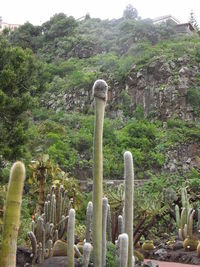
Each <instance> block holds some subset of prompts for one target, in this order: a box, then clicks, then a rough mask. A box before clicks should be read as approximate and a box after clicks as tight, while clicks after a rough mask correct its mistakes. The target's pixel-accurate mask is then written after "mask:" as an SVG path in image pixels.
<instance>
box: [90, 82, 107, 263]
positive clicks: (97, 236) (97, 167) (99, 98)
mask: <svg viewBox="0 0 200 267" xmlns="http://www.w3.org/2000/svg"><path fill="white" fill-rule="evenodd" d="M107 90H108V86H107V84H106V82H105V81H103V80H97V81H96V82H95V83H94V86H93V95H94V105H95V125H94V150H93V246H94V266H95V267H102V262H101V259H102V255H101V254H102V248H101V244H102V197H103V153H102V138H103V122H104V111H105V104H106V100H107Z"/></svg>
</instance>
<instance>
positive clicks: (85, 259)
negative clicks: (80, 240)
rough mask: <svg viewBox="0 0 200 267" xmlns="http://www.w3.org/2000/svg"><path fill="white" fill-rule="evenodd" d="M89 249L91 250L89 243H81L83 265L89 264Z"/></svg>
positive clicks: (84, 266) (86, 266) (85, 266)
mask: <svg viewBox="0 0 200 267" xmlns="http://www.w3.org/2000/svg"><path fill="white" fill-rule="evenodd" d="M91 250H92V246H91V244H90V243H88V242H86V243H85V244H84V245H83V267H88V265H89V262H90V253H91Z"/></svg>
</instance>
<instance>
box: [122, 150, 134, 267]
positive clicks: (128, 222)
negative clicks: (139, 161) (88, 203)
mask: <svg viewBox="0 0 200 267" xmlns="http://www.w3.org/2000/svg"><path fill="white" fill-rule="evenodd" d="M124 178H125V187H124V188H125V206H124V232H125V233H126V234H127V235H128V241H129V245H128V265H127V266H128V267H132V259H133V182H134V173H133V157H132V154H131V152H129V151H126V152H125V153H124Z"/></svg>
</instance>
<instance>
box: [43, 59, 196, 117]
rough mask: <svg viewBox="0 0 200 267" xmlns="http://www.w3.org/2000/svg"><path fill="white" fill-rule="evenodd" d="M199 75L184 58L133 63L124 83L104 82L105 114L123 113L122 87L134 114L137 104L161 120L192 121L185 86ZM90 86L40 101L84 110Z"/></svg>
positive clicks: (191, 84)
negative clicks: (138, 66)
mask: <svg viewBox="0 0 200 267" xmlns="http://www.w3.org/2000/svg"><path fill="white" fill-rule="evenodd" d="M198 77H200V64H199V63H195V64H193V63H192V64H191V61H190V59H189V58H187V57H183V58H178V59H176V60H174V61H171V60H167V59H166V58H164V57H159V58H156V57H155V58H153V59H152V61H151V63H150V64H149V65H148V66H145V67H143V68H142V69H140V70H139V71H138V70H137V67H136V66H133V68H132V69H131V71H130V73H129V76H128V78H127V80H126V82H125V84H124V86H119V84H118V83H117V82H115V81H113V80H110V81H108V83H109V91H108V102H107V103H108V107H107V110H108V114H109V115H110V116H119V115H120V114H121V115H123V111H122V110H120V107H119V105H117V107H116V103H118V104H122V96H121V93H122V91H123V90H124V88H126V90H125V91H126V92H127V95H128V96H129V97H130V109H131V111H132V113H133V114H134V111H135V109H136V108H137V107H138V106H142V107H143V108H144V111H145V114H146V115H151V114H152V115H153V116H154V117H155V118H159V119H161V120H162V121H166V120H167V119H168V118H171V117H176V118H180V119H183V120H193V119H194V118H195V115H194V110H193V107H192V106H191V104H189V103H188V101H187V95H188V89H189V88H192V87H195V88H196V87H197V84H198ZM91 88H92V85H91V87H89V88H81V89H79V90H74V89H73V88H71V89H67V90H66V91H65V90H63V91H62V92H59V93H58V94H54V93H52V94H51V93H49V94H48V95H45V97H44V99H43V102H44V103H45V105H46V106H47V107H49V108H53V109H55V111H57V112H59V111H60V110H66V111H70V110H76V111H81V112H84V111H85V112H86V113H87V112H88V110H89V109H90V108H91V105H92V101H93V97H92V90H91Z"/></svg>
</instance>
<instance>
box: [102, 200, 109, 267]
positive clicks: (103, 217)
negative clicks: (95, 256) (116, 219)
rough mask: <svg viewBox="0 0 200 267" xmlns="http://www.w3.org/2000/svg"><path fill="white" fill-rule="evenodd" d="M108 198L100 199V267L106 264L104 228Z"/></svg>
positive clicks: (105, 227) (105, 226)
mask: <svg viewBox="0 0 200 267" xmlns="http://www.w3.org/2000/svg"><path fill="white" fill-rule="evenodd" d="M107 213H108V199H107V198H106V197H104V198H103V199H102V267H105V266H106V229H107Z"/></svg>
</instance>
